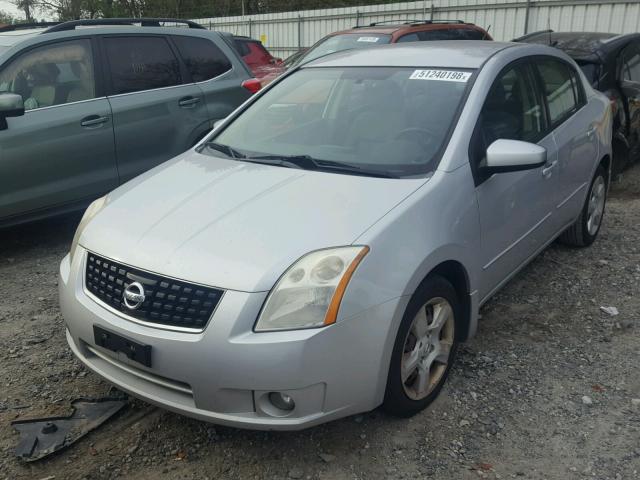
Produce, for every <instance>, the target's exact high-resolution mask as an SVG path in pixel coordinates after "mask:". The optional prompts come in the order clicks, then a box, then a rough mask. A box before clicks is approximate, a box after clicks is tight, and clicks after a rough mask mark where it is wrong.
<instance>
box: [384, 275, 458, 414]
mask: <svg viewBox="0 0 640 480" xmlns="http://www.w3.org/2000/svg"><path fill="white" fill-rule="evenodd" d="M460 318H461V310H460V302H459V300H458V296H457V294H456V291H455V289H454V288H453V286H452V285H451V283H449V282H448V281H447V280H445V279H444V278H442V277H439V276H433V277H429V278H427V279H426V280H425V281H424V282H423V283H422V284H421V285H420V287H419V288H418V290H417V291H416V292H415V293H414V295H413V296H412V297H411V300H410V301H409V305H408V306H407V309H406V311H405V314H404V317H403V319H402V323H401V324H400V329H399V331H398V334H397V337H396V341H395V344H394V349H393V354H392V357H391V365H390V367H389V375H388V379H387V390H386V393H385V399H384V403H383V408H384V409H385V410H386V411H388V412H389V413H391V414H393V415H397V416H402V417H409V416H411V415H414V414H416V413H417V412H419V411H420V410H422V409H424V408H425V407H427V405H429V404H430V403H431V402H433V400H435V399H436V397H437V396H438V394H439V393H440V390H441V389H442V386H443V385H444V382H445V380H446V378H447V376H448V374H449V370H450V369H451V365H452V363H453V360H454V358H455V354H456V350H457V348H458V342H457V340H456V328H457V326H458V324H457V322H458V321H459V319H460Z"/></svg>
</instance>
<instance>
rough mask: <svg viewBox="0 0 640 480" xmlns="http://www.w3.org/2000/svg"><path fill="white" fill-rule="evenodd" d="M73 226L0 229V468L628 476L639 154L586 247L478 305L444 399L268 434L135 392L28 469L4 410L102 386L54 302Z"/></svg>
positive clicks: (74, 473) (637, 337) (638, 443)
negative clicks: (397, 413) (74, 348)
mask: <svg viewBox="0 0 640 480" xmlns="http://www.w3.org/2000/svg"><path fill="white" fill-rule="evenodd" d="M77 222H78V216H77V215H75V216H71V217H65V218H62V219H55V220H50V221H45V222H40V223H37V224H32V225H27V226H23V227H19V228H13V229H10V230H5V231H0V385H1V388H0V452H1V455H0V479H4V478H6V479H11V480H13V479H22V478H30V479H31V478H32V479H44V478H48V479H53V478H55V479H82V478H87V479H106V478H124V479H145V478H159V477H161V478H168V479H191V478H193V479H205V478H209V479H272V478H274V479H278V478H279V479H287V478H293V479H336V480H342V479H345V480H346V479H379V478H383V479H384V478H388V479H396V478H407V479H409V478H411V479H414V478H438V479H455V480H458V479H460V480H465V479H475V478H523V479H567V480H574V479H575V480H577V479H616V480H621V479H636V478H640V165H638V166H636V167H635V168H632V169H631V170H628V171H627V172H625V173H624V175H623V177H622V179H621V180H619V181H617V182H616V183H615V184H614V186H613V190H612V194H611V198H610V201H609V203H608V207H607V214H606V217H605V223H604V226H603V228H602V231H601V232H600V237H599V239H598V240H597V241H596V243H595V244H594V245H593V246H592V247H591V248H588V249H586V250H575V249H569V248H566V247H563V246H560V245H556V244H554V245H552V246H551V247H550V248H548V249H547V250H546V251H545V252H544V253H543V254H542V255H541V256H540V257H539V258H538V259H536V260H535V261H534V262H533V263H532V264H531V265H529V266H528V267H527V268H526V269H525V270H524V271H523V272H522V273H520V274H519V275H518V276H517V277H516V278H515V279H514V280H513V281H512V282H511V283H510V284H509V285H508V286H507V287H506V288H505V289H504V290H503V291H502V292H501V293H500V294H498V295H497V296H496V297H495V298H494V299H493V300H491V301H490V302H489V303H488V304H487V305H486V306H485V307H484V308H483V311H482V316H483V319H482V321H481V324H480V328H479V332H478V335H477V336H476V337H475V338H474V339H473V341H471V342H470V343H468V344H467V345H465V346H464V347H463V349H462V352H461V354H460V356H459V357H458V361H457V363H456V365H455V367H454V370H453V372H452V376H451V378H450V381H449V383H448V385H447V386H446V387H445V388H444V390H443V393H442V395H441V397H440V398H439V399H438V401H436V403H435V404H434V405H433V406H432V408H429V409H427V410H426V411H424V412H422V413H421V414H419V415H417V416H416V417H414V418H412V419H409V420H399V419H395V418H391V417H389V416H386V415H385V414H383V413H382V412H380V411H373V412H370V413H367V414H364V415H359V416H355V417H350V418H346V419H344V420H340V421H336V422H333V423H329V424H327V425H323V426H320V427H316V428H313V429H310V430H306V431H303V432H298V433H265V432H252V431H242V430H236V429H231V428H223V427H218V426H214V425H210V424H206V423H202V422H198V421H195V420H190V419H187V418H184V417H181V416H179V415H175V414H173V413H168V412H165V411H163V410H161V409H158V408H154V407H151V406H149V405H146V404H144V403H142V402H139V401H132V403H131V405H130V406H129V407H128V408H127V410H126V411H124V412H123V413H122V414H120V415H118V416H117V417H116V418H114V419H112V420H111V421H109V422H108V423H106V424H105V425H103V426H102V427H101V428H100V429H99V430H97V431H95V432H93V433H91V434H90V435H89V436H88V437H86V438H85V439H83V440H82V441H80V442H78V443H77V444H75V445H74V446H72V447H71V448H70V449H68V450H66V451H64V452H61V453H59V454H57V455H54V456H52V457H51V458H49V459H47V460H43V461H40V462H36V463H32V464H25V463H23V462H21V461H19V460H18V459H16V458H15V457H14V455H13V449H14V447H15V445H16V443H17V441H18V435H17V433H16V432H15V431H14V430H13V428H12V427H11V425H10V422H11V421H12V420H15V419H22V418H28V417H31V416H39V415H49V414H65V413H67V412H68V411H69V402H70V401H71V400H72V399H74V398H78V397H97V396H101V395H104V394H106V393H107V392H109V389H110V386H109V385H108V384H106V383H105V382H103V381H102V380H100V379H99V378H98V377H97V376H96V375H94V374H92V373H90V372H87V371H86V370H85V369H84V368H83V367H82V366H81V365H80V363H79V362H78V361H76V360H75V359H74V357H73V356H72V354H71V352H70V351H69V349H68V348H67V345H66V342H65V338H64V330H63V322H62V318H61V316H60V312H59V310H58V306H57V302H58V300H57V286H56V280H57V269H58V263H59V261H60V259H61V258H62V257H63V255H64V254H65V253H66V252H67V250H68V247H69V244H70V242H71V238H72V236H73V231H74V228H75V225H76V224H77ZM601 306H605V307H609V306H614V307H616V308H617V309H618V310H619V315H617V316H609V315H607V314H606V313H604V312H602V311H601V310H600V307H601Z"/></svg>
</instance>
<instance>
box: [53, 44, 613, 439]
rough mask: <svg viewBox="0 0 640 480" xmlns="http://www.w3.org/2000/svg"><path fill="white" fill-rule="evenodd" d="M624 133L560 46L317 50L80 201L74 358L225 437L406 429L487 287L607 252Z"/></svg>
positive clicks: (64, 297) (440, 379)
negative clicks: (597, 242)
mask: <svg viewBox="0 0 640 480" xmlns="http://www.w3.org/2000/svg"><path fill="white" fill-rule="evenodd" d="M610 142H611V114H610V108H609V102H608V100H607V99H606V98H605V97H604V96H603V95H601V94H599V93H597V92H595V91H594V90H592V88H591V87H590V86H589V84H588V82H587V81H586V80H585V78H584V77H583V75H582V74H581V72H580V70H579V69H578V68H577V67H576V65H575V63H574V62H573V61H572V60H571V59H570V58H569V57H567V56H566V55H564V54H563V53H561V52H560V51H557V50H555V49H552V48H548V47H545V46H539V45H526V44H506V43H497V42H459V41H449V42H429V43H428V44H413V45H398V46H390V47H380V48H377V49H371V50H358V51H350V52H342V53H339V54H335V55H329V56H327V57H323V58H320V59H317V60H315V61H313V62H311V63H309V64H306V65H304V66H302V67H299V68H297V69H295V70H294V71H292V72H290V73H289V74H287V75H285V76H284V77H283V78H281V79H279V80H278V81H276V82H274V84H272V85H270V86H269V88H267V89H265V91H263V92H262V93H260V94H258V95H256V96H254V97H253V98H251V99H250V100H248V101H247V102H246V103H245V104H244V105H242V106H241V107H240V108H239V109H238V110H236V111H235V112H234V113H233V114H232V115H231V116H230V117H228V118H227V119H225V120H224V121H223V122H222V123H221V124H220V125H217V126H216V128H215V129H214V131H213V132H212V133H211V134H210V135H209V136H208V137H207V138H206V139H205V140H203V141H202V142H201V143H200V144H199V145H197V146H196V147H195V148H194V149H192V150H189V151H187V152H185V153H184V154H182V155H180V156H178V157H176V158H174V159H172V160H170V161H168V162H166V163H164V164H163V165H160V166H159V167H157V168H155V169H153V170H151V171H149V172H147V173H145V174H143V175H141V176H140V177H137V178H136V179H134V180H132V181H130V182H129V183H127V184H125V185H124V186H122V187H120V188H118V189H116V190H115V191H113V192H112V193H110V194H109V195H107V196H106V197H103V198H101V199H99V200H97V201H96V202H94V203H93V204H92V205H91V206H90V207H89V209H88V210H87V212H86V213H85V216H84V218H83V219H82V222H81V224H80V226H79V227H78V231H77V233H76V236H75V238H74V241H73V245H72V247H71V251H70V254H69V255H67V256H66V257H65V258H64V260H63V261H62V264H61V266H60V282H59V285H60V302H61V307H62V311H63V314H64V317H65V320H66V326H67V339H68V342H69V345H70V347H71V349H72V350H73V352H74V353H75V354H76V355H77V357H78V358H79V359H80V360H81V361H82V362H84V363H85V364H86V365H87V366H88V367H89V368H90V369H91V370H93V371H94V372H96V373H97V374H98V375H100V376H102V377H104V378H105V379H106V380H108V381H109V382H111V383H113V384H115V385H117V386H118V387H119V388H121V389H123V390H125V391H127V392H130V393H131V394H133V395H135V396H137V397H140V398H142V399H144V400H146V401H149V402H151V403H154V404H157V405H161V406H163V407H165V408H167V409H170V410H173V411H176V412H180V413H182V414H185V415H189V416H193V417H196V418H199V419H202V420H207V421H211V422H215V423H220V424H227V425H234V426H239V427H246V428H260V429H300V428H304V427H308V426H311V425H315V424H318V423H321V422H325V421H328V420H332V419H336V418H339V417H344V416H346V415H350V414H355V413H358V412H363V411H367V410H371V409H373V408H376V407H378V406H380V405H382V406H383V407H384V408H385V409H386V410H387V411H389V412H391V413H393V414H396V415H401V416H409V415H413V414H415V413H416V412H419V411H420V410H422V409H423V408H425V407H426V406H427V405H429V404H430V403H431V402H432V401H433V400H434V399H435V398H436V396H437V395H438V394H439V392H440V390H441V389H442V387H443V384H444V382H445V380H446V378H447V375H448V373H449V370H450V368H451V365H452V363H453V362H454V359H455V354H456V350H457V348H458V346H459V344H460V343H461V342H464V341H466V340H467V339H469V338H470V337H471V336H473V335H474V333H475V332H476V328H477V322H478V310H479V308H480V306H481V305H482V304H483V303H484V302H486V301H487V299H489V298H490V297H491V295H492V294H494V293H495V292H496V291H497V290H498V289H499V288H500V287H501V286H502V285H504V283H505V282H507V281H508V280H509V279H510V278H511V277H512V276H513V275H515V274H516V273H517V272H518V271H519V270H520V269H521V268H522V267H523V266H524V265H526V264H527V262H529V261H530V260H531V259H532V258H534V257H535V256H536V255H537V254H538V253H539V252H540V251H541V250H543V249H544V248H545V247H546V246H547V245H548V244H549V243H550V242H552V241H554V239H556V238H558V237H559V238H560V239H561V240H562V241H564V242H566V243H569V244H571V245H575V246H580V247H583V246H588V245H589V244H591V243H592V242H593V241H594V239H595V238H596V236H597V234H598V230H599V228H600V225H601V223H602V218H603V213H604V207H605V200H606V194H607V188H608V184H609V176H610V173H609V172H610V164H611V145H610ZM513 321H518V319H513Z"/></svg>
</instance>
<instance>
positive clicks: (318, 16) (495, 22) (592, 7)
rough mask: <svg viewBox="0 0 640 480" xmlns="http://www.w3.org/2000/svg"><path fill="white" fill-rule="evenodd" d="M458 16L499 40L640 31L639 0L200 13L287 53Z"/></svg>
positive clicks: (439, 0)
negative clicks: (361, 30) (547, 32)
mask: <svg viewBox="0 0 640 480" xmlns="http://www.w3.org/2000/svg"><path fill="white" fill-rule="evenodd" d="M447 18H455V19H460V20H464V21H466V22H472V23H475V24H476V25H480V26H482V27H484V28H485V29H487V28H489V29H490V30H489V33H490V34H491V35H492V36H493V38H495V39H496V40H510V39H512V38H514V37H517V36H520V35H523V34H524V33H527V32H533V31H536V30H544V29H547V28H552V29H553V30H556V31H560V30H562V31H597V32H620V33H627V32H636V31H640V2H639V1H638V0H525V1H522V0H506V1H502V2H497V1H495V0H433V1H432V0H425V1H415V2H401V3H391V4H389V3H387V4H381V5H365V6H359V7H347V8H330V9H322V10H304V11H298V12H282V13H268V14H259V15H247V16H237V17H218V18H199V19H197V20H196V21H197V22H199V23H201V24H203V25H205V26H207V27H208V28H211V29H215V30H221V31H227V32H231V33H233V34H236V35H247V36H250V37H253V38H258V39H260V40H262V42H263V43H264V44H265V46H266V47H267V48H268V49H269V50H271V51H272V52H273V53H274V54H275V55H277V56H281V57H287V56H289V55H291V54H293V53H295V52H296V51H298V49H300V48H302V47H309V46H311V45H313V44H314V43H315V42H316V41H317V40H319V39H320V38H322V37H324V36H325V35H326V34H328V33H331V32H335V31H337V30H342V29H346V28H351V27H353V26H354V25H368V24H369V23H372V22H380V21H387V20H403V21H404V20H407V19H434V20H438V19H447Z"/></svg>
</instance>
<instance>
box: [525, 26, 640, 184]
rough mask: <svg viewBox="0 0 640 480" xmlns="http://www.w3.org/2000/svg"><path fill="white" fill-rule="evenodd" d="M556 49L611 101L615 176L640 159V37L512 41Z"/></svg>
mask: <svg viewBox="0 0 640 480" xmlns="http://www.w3.org/2000/svg"><path fill="white" fill-rule="evenodd" d="M514 41H516V42H527V43H538V44H545V45H551V46H553V47H556V48H559V49H560V50H562V51H564V52H565V53H567V54H568V55H569V56H570V57H572V58H573V59H574V60H575V61H576V63H577V64H578V65H579V66H580V68H581V69H582V71H583V72H584V74H585V75H586V77H587V79H588V80H589V82H591V85H593V87H594V88H596V89H598V90H600V91H601V92H603V93H604V94H605V95H607V97H609V99H610V100H611V106H612V110H613V114H614V119H613V156H614V165H613V169H614V171H615V172H620V171H622V170H623V169H624V167H625V166H627V165H628V164H629V163H630V162H631V161H634V160H637V159H638V158H640V33H630V34H626V35H619V34H615V33H589V32H554V31H552V30H545V31H542V32H535V33H531V34H529V35H525V36H524V37H520V38H517V39H515V40H514Z"/></svg>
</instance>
